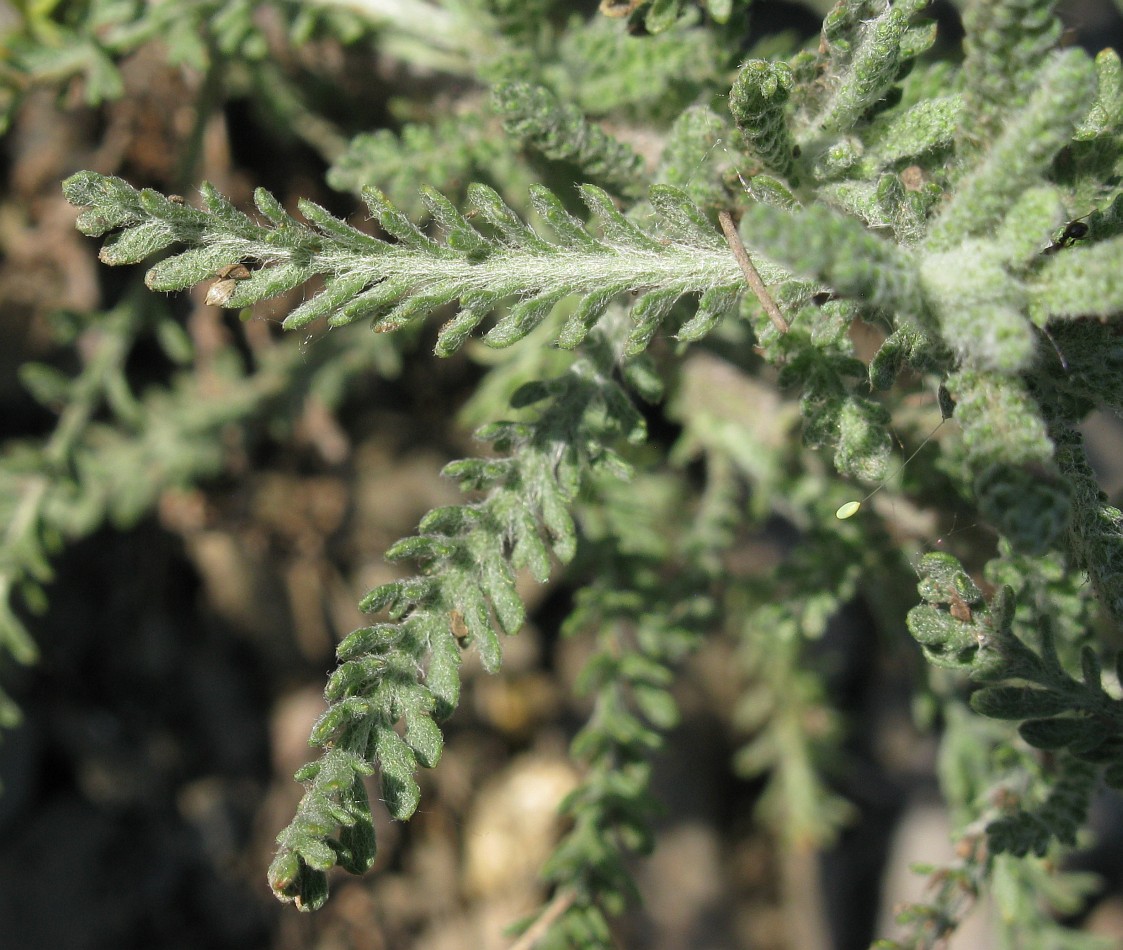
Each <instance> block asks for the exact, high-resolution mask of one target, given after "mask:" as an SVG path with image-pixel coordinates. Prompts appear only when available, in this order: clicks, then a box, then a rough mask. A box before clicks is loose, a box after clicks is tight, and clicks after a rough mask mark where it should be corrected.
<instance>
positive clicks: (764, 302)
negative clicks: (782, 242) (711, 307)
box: [717, 211, 791, 333]
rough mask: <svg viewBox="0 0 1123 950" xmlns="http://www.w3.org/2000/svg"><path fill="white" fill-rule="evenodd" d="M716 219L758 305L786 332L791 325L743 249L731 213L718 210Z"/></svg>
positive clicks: (775, 325) (781, 330)
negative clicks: (758, 302)
mask: <svg viewBox="0 0 1123 950" xmlns="http://www.w3.org/2000/svg"><path fill="white" fill-rule="evenodd" d="M717 219H718V223H719V224H720V225H721V230H722V233H723V234H724V235H725V240H726V242H727V243H728V244H729V249H730V250H731V251H732V252H733V256H734V257H735V258H736V259H737V263H738V264H739V265H740V266H741V273H742V274H744V275H745V282H746V283H747V284H748V285H749V289H750V290H751V291H752V292H753V293H754V294H755V295H756V299H757V300H759V301H760V305H761V306H762V307H764V312H765V313H767V314H768V318H769V319H770V320H771V321H772V325H773V326H774V327H775V328H776V329H777V330H779V331H780V332H781V333H787V332H788V330H790V329H791V326H790V325H789V324H788V321H787V320H785V319H784V315H783V314H782V313H780V308H779V307H777V306H776V301H775V300H773V299H772V296H771V294H769V293H768V288H767V287H765V286H764V281H763V280H761V277H760V273H759V272H758V271H757V269H756V266H755V265H754V264H753V261H752V258H751V257H749V252H748V251H746V250H745V245H744V244H743V243H742V241H741V235H740V234H738V233H737V225H735V224H734V223H733V215H731V214H730V213H729V212H728V211H719V212H718V216H717Z"/></svg>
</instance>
